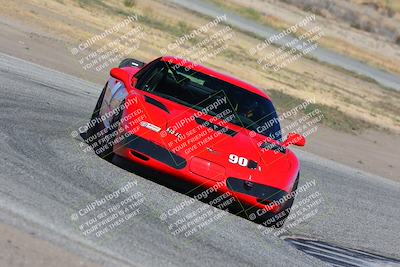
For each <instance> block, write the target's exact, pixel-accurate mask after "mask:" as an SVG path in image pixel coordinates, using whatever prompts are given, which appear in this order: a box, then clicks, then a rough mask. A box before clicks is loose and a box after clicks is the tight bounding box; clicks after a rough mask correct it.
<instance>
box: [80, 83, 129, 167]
mask: <svg viewBox="0 0 400 267" xmlns="http://www.w3.org/2000/svg"><path fill="white" fill-rule="evenodd" d="M106 90H107V84H106V85H105V86H104V88H103V91H102V92H101V94H100V96H99V99H98V100H97V103H96V106H95V108H94V110H93V113H92V117H91V119H90V120H91V121H93V120H94V121H96V119H97V121H98V122H96V123H94V125H93V126H92V127H91V128H90V129H88V131H87V134H86V137H87V138H89V137H90V136H93V135H96V136H98V137H97V138H92V142H88V143H89V145H91V146H92V148H93V151H94V152H95V153H96V154H97V155H98V156H99V157H101V158H104V159H106V160H111V159H112V158H113V156H114V152H113V148H114V146H113V141H114V139H115V135H116V131H118V128H119V121H120V119H121V116H122V112H123V109H121V108H120V109H119V112H118V113H117V114H115V115H114V116H113V118H112V120H111V124H110V128H111V129H107V130H105V131H103V130H104V124H103V123H102V122H101V121H100V107H101V105H102V103H103V99H104V95H105V92H106ZM124 102H125V101H122V103H121V105H123V104H124ZM100 131H103V134H101V135H100V134H99V132H100ZM106 136H109V139H108V140H107V141H106V142H102V143H101V145H100V140H102V139H103V138H106ZM95 144H96V145H95Z"/></svg>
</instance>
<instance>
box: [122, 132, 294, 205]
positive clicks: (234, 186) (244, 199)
mask: <svg viewBox="0 0 400 267" xmlns="http://www.w3.org/2000/svg"><path fill="white" fill-rule="evenodd" d="M114 153H115V154H117V155H119V156H121V157H124V158H127V159H129V160H131V161H133V162H136V163H139V164H142V165H145V166H147V167H149V168H152V169H155V170H157V171H160V172H164V173H167V174H169V175H172V176H175V177H178V178H181V179H183V180H186V181H188V182H190V183H194V184H196V185H201V186H202V187H203V188H210V187H213V186H215V185H216V184H217V183H218V190H217V191H218V193H220V194H224V193H227V192H229V193H230V194H231V195H232V196H233V197H234V198H235V199H236V200H237V201H239V202H240V203H241V204H244V205H246V206H250V207H253V208H257V209H264V210H267V211H269V212H272V213H277V212H279V211H280V210H281V207H282V205H279V204H274V203H278V202H277V201H278V200H279V199H281V198H282V197H283V196H285V195H286V194H287V193H286V192H285V191H283V190H279V189H276V188H273V187H268V186H265V185H262V184H257V183H252V185H249V184H248V183H247V182H248V181H245V180H242V179H239V178H234V177H229V178H227V179H225V177H226V176H225V171H224V176H223V177H222V176H221V175H216V176H215V178H210V177H205V176H204V175H201V172H198V171H197V173H196V172H193V168H192V170H191V167H190V165H191V162H187V160H186V159H184V158H182V157H181V156H179V155H177V154H174V153H172V152H171V151H169V150H167V149H165V148H164V147H162V146H161V145H158V144H155V143H153V142H151V141H149V140H146V139H144V138H142V137H140V136H137V135H134V134H129V135H128V136H127V137H126V138H124V139H123V140H122V141H121V142H120V143H118V144H116V145H115V146H114ZM194 158H196V157H194ZM192 159H193V158H192ZM221 183H222V184H223V185H222V186H221Z"/></svg>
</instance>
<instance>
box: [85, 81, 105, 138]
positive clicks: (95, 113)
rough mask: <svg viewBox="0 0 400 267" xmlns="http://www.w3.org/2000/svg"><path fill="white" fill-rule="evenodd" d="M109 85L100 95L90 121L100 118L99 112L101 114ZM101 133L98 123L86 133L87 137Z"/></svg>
mask: <svg viewBox="0 0 400 267" xmlns="http://www.w3.org/2000/svg"><path fill="white" fill-rule="evenodd" d="M107 84H108V83H106V85H105V86H104V88H103V90H102V91H101V93H100V96H99V98H98V99H97V103H96V106H95V107H94V110H93V112H92V116H91V118H90V121H92V120H93V119H95V118H97V117H98V116H99V112H100V107H101V104H102V103H103V99H104V95H105V93H106V90H107ZM98 131H99V123H96V124H95V125H93V126H92V127H90V128H89V129H88V130H87V132H86V136H87V137H89V136H91V135H93V134H96V133H97V132H98Z"/></svg>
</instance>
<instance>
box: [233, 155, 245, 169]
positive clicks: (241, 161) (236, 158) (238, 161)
mask: <svg viewBox="0 0 400 267" xmlns="http://www.w3.org/2000/svg"><path fill="white" fill-rule="evenodd" d="M229 162H230V163H233V164H239V165H240V166H243V167H246V166H247V164H248V163H249V161H248V160H247V159H246V158H244V157H239V156H238V155H235V154H230V155H229Z"/></svg>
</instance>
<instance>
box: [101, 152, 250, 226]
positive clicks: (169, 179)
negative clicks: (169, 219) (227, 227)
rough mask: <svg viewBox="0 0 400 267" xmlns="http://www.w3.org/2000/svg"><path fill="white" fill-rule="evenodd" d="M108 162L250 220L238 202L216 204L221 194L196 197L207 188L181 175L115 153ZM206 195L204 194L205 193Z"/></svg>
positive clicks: (213, 193)
mask: <svg viewBox="0 0 400 267" xmlns="http://www.w3.org/2000/svg"><path fill="white" fill-rule="evenodd" d="M105 160H107V161H108V162H110V163H111V164H113V165H115V166H117V167H119V168H121V169H123V170H125V171H128V172H130V173H133V174H136V175H139V176H140V177H142V178H145V179H147V180H149V181H152V182H154V183H157V184H159V185H161V186H165V187H167V188H169V189H171V190H173V191H175V192H178V193H180V194H183V195H186V196H188V197H191V198H195V199H197V200H199V201H201V202H203V203H205V204H207V205H210V206H213V207H215V208H218V209H220V210H227V211H228V212H229V213H231V214H234V215H237V216H239V217H242V218H244V219H247V220H248V217H247V215H246V212H245V209H244V208H243V207H242V206H241V205H240V204H239V203H238V202H237V201H235V202H233V203H231V204H229V205H227V206H224V208H223V209H221V208H220V207H218V205H217V204H218V202H217V204H214V202H215V201H214V200H215V199H216V198H218V197H220V196H221V194H218V193H215V192H212V193H209V194H206V197H202V198H200V199H199V198H196V196H199V195H201V194H202V193H203V192H204V191H205V190H206V189H207V188H203V187H199V186H198V185H196V184H193V183H190V182H187V181H184V180H182V179H180V178H179V177H176V176H172V175H168V174H165V173H162V172H158V171H155V170H153V169H151V168H148V167H146V166H144V165H141V164H138V163H135V162H132V161H129V160H127V159H125V158H123V157H120V156H117V155H114V156H113V157H112V158H106V159H105ZM203 196H204V195H203Z"/></svg>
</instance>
